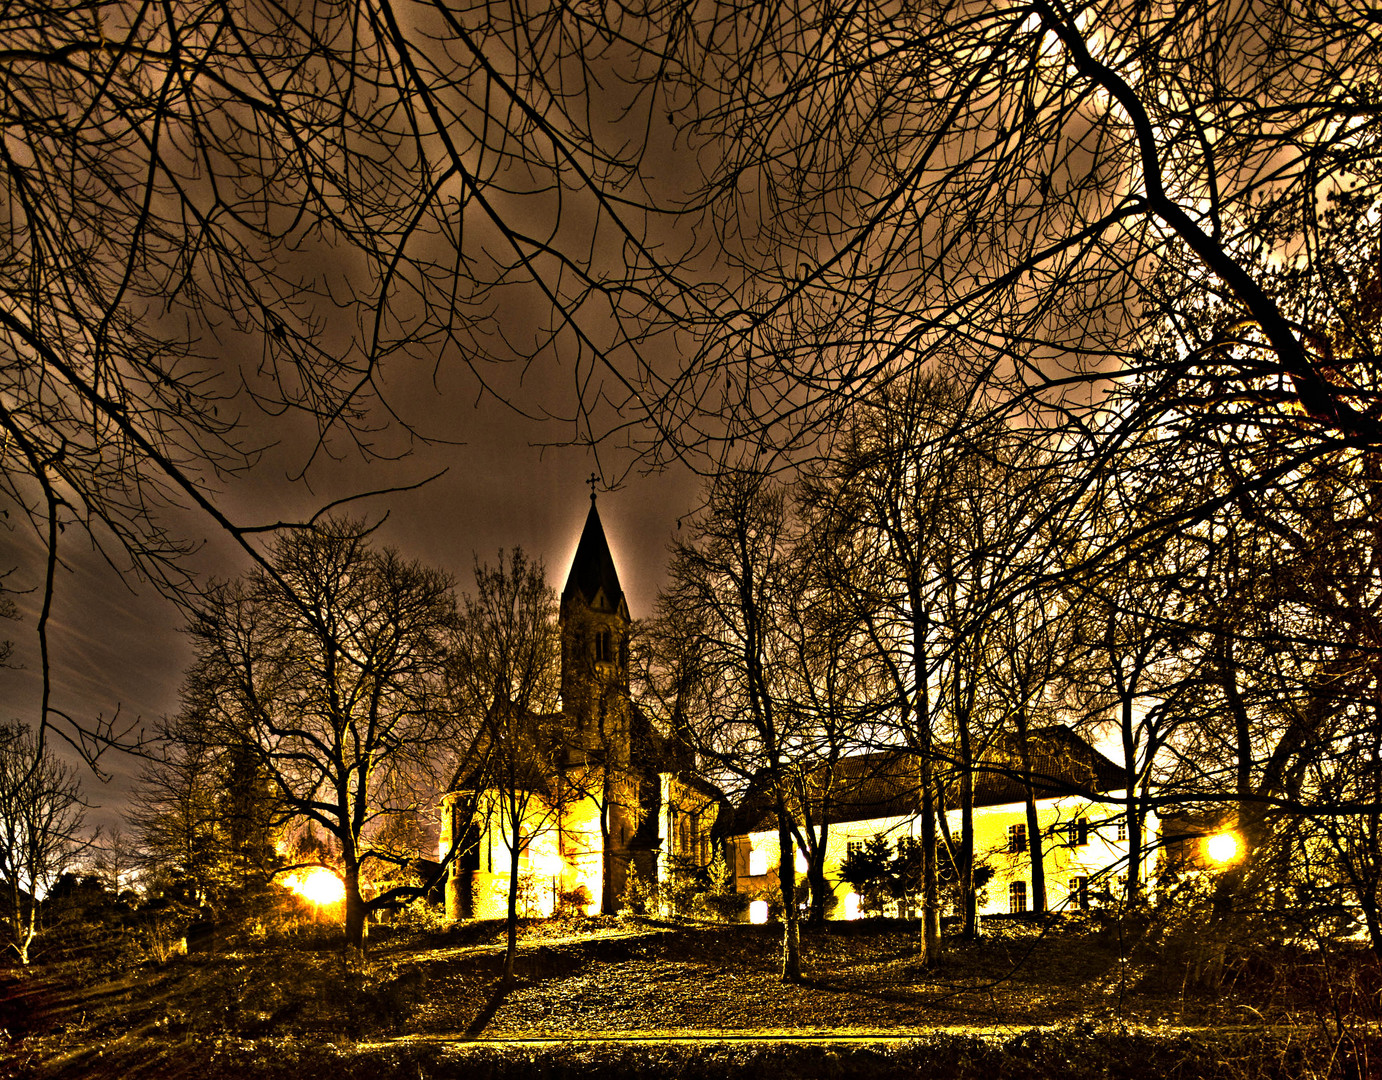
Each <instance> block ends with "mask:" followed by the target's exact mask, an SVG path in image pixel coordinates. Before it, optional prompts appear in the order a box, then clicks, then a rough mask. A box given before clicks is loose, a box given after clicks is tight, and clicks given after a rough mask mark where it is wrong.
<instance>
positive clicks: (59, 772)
mask: <svg viewBox="0 0 1382 1080" xmlns="http://www.w3.org/2000/svg"><path fill="white" fill-rule="evenodd" d="M85 817H86V803H85V802H84V801H83V800H82V793H81V785H80V783H79V782H78V780H77V776H76V772H75V770H74V769H73V768H72V767H71V766H69V765H64V764H63V763H62V762H61V761H59V760H58V759H57V757H56V755H55V754H54V753H53V751H52V748H51V747H45V746H44V745H43V743H42V741H41V740H40V739H39V738H38V737H37V736H36V735H35V734H34V732H32V731H31V730H30V729H29V728H28V727H26V726H24V725H22V724H9V725H4V726H0V879H3V881H4V888H5V921H6V922H7V923H8V930H9V937H10V941H9V947H10V948H12V949H13V950H14V951H15V954H16V955H17V956H18V957H19V962H20V963H21V964H25V965H27V964H28V963H29V949H30V946H31V945H32V944H33V941H34V938H35V937H36V936H37V934H38V907H39V901H40V900H41V899H42V895H43V894H44V893H45V892H47V890H48V889H49V888H50V887H51V886H52V884H53V882H54V881H56V880H57V878H58V876H59V875H60V874H61V873H63V871H64V870H66V869H67V868H68V865H69V863H70V862H71V860H72V858H73V856H74V855H76V854H78V853H79V852H81V851H82V850H84V849H85V848H86V847H87V846H88V842H87V840H86V839H85V838H83V836H82V825H83V823H84V821H85Z"/></svg>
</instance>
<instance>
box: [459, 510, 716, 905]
mask: <svg viewBox="0 0 1382 1080" xmlns="http://www.w3.org/2000/svg"><path fill="white" fill-rule="evenodd" d="M631 628H632V620H631V619H630V617H629V606H628V601H627V599H626V597H625V596H624V590H623V589H622V587H621V586H620V584H619V573H618V570H617V569H616V568H615V565H614V558H613V556H612V555H611V554H610V550H609V543H608V541H607V540H606V538H605V530H604V525H603V524H602V522H601V521H600V514H599V511H598V510H597V509H596V506H595V495H594V494H593V493H592V494H591V496H590V512H589V513H588V514H587V515H586V520H585V527H584V529H583V530H582V532H581V538H580V542H579V544H578V545H577V547H576V555H575V557H574V559H573V560H572V563H571V569H570V572H569V573H568V574H567V577H566V585H565V587H564V588H563V589H562V592H561V606H560V614H559V620H558V633H559V635H560V639H561V711H560V713H559V714H557V715H555V716H533V717H531V718H530V719H531V725H532V729H533V732H534V735H533V739H534V741H535V743H537V742H541V743H543V745H544V746H545V747H546V749H545V750H544V751H543V752H542V753H540V754H536V755H534V756H533V757H532V758H531V759H530V762H531V764H530V765H529V767H528V768H527V769H526V771H525V774H524V775H523V776H522V777H521V779H520V780H519V783H518V787H519V788H520V789H521V790H517V791H511V790H504V791H501V790H497V789H492V788H490V787H489V786H488V783H487V781H486V780H485V779H483V778H482V774H478V773H476V774H472V775H471V776H470V778H469V779H467V780H464V781H461V782H460V783H458V785H457V789H456V790H453V791H451V792H449V793H448V794H447V795H446V796H445V797H444V798H443V800H442V805H441V822H440V826H441V828H440V844H439V848H440V854H441V857H442V858H443V859H444V858H445V856H446V853H447V852H448V851H449V850H450V848H451V844H452V839H453V837H459V838H460V846H459V851H458V853H457V856H456V858H455V859H454V860H453V861H452V863H451V868H450V872H449V874H448V876H447V882H446V915H447V918H449V919H467V918H475V919H491V918H502V917H503V916H504V915H505V914H506V911H507V905H508V890H509V881H510V871H511V869H512V860H513V859H514V858H516V859H517V861H518V879H519V888H518V896H519V904H518V912H519V915H520V916H525V917H541V916H549V915H553V914H590V915H594V914H599V913H601V912H613V911H615V910H617V909H618V907H619V904H620V900H621V898H622V897H623V896H624V894H625V891H626V889H627V887H628V885H629V879H630V875H631V874H636V875H637V878H638V880H639V881H641V882H643V883H645V884H650V883H652V882H667V881H669V880H670V877H671V874H672V870H673V868H674V867H675V866H677V865H678V864H679V860H685V861H688V862H694V863H696V864H699V865H707V864H708V863H709V862H710V857H711V851H712V846H711V839H710V834H711V827H712V826H713V825H714V822H715V817H716V814H717V812H718V808H719V805H720V800H721V799H722V796H720V793H719V792H718V790H717V789H715V788H714V787H713V786H711V785H709V784H707V783H706V782H705V781H703V780H700V779H698V778H696V777H695V776H694V775H693V774H692V765H693V757H692V754H691V751H690V748H689V747H687V746H686V745H685V744H684V743H682V742H680V741H679V740H677V739H675V738H669V737H667V736H665V735H663V734H662V733H661V732H659V731H658V730H657V728H656V727H655V725H654V724H653V723H652V721H651V720H650V719H649V718H648V717H647V715H646V714H645V713H644V712H643V711H642V710H641V709H640V708H639V707H638V706H637V705H636V704H635V703H634V702H633V701H632V700H631V699H630V696H629V634H630V630H631ZM515 817H518V818H521V828H520V830H519V833H518V842H517V844H515V843H514V842H513V835H514V833H513V830H512V829H511V828H509V827H506V822H509V821H512V820H514V819H515ZM513 847H517V849H518V850H517V851H516V852H514V851H512V850H511V848H513Z"/></svg>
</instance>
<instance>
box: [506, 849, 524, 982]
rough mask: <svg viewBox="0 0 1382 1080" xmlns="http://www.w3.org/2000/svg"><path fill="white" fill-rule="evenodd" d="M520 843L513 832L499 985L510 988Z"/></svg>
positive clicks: (515, 954)
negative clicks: (502, 965) (502, 971)
mask: <svg viewBox="0 0 1382 1080" xmlns="http://www.w3.org/2000/svg"><path fill="white" fill-rule="evenodd" d="M521 842H522V831H521V830H520V829H515V830H514V843H513V847H512V848H510V850H509V907H508V914H507V915H506V916H505V919H504V933H505V944H504V974H503V976H502V978H501V985H502V986H504V987H510V986H512V985H513V983H514V961H515V960H516V959H517V957H518V855H519V849H518V845H519V844H520V843H521Z"/></svg>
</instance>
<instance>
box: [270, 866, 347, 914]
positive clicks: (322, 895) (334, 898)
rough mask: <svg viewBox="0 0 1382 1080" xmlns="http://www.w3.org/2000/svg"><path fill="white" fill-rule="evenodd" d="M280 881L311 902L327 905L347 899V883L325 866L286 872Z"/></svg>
mask: <svg viewBox="0 0 1382 1080" xmlns="http://www.w3.org/2000/svg"><path fill="white" fill-rule="evenodd" d="M278 883H279V884H280V885H282V886H283V887H284V888H286V889H291V890H292V891H293V892H295V893H297V894H298V895H299V896H300V897H302V898H303V899H304V900H306V901H307V902H308V903H310V904H316V905H318V906H319V907H326V906H327V905H328V904H339V903H340V902H341V901H342V900H344V899H345V885H344V884H343V883H342V882H341V879H340V878H338V877H337V876H336V875H335V874H333V873H332V872H331V871H330V870H328V869H326V867H324V866H312V867H308V868H307V869H304V870H294V871H293V872H292V873H291V874H284V875H283V877H281V878H279V879H278Z"/></svg>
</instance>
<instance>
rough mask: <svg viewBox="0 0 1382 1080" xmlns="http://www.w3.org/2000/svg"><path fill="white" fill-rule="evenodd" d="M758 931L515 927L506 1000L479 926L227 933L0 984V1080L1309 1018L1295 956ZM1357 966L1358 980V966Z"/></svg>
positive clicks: (1084, 939) (1038, 937)
mask: <svg viewBox="0 0 1382 1080" xmlns="http://www.w3.org/2000/svg"><path fill="white" fill-rule="evenodd" d="M779 933H780V932H779V931H778V930H776V929H775V928H773V927H751V926H696V925H692V926H670V925H662V924H656V923H650V922H638V921H631V922H620V921H618V920H588V921H583V922H580V923H576V924H572V925H570V926H566V927H562V926H556V925H550V924H546V925H544V924H535V925H533V926H531V927H528V928H526V929H525V932H524V936H523V939H522V942H521V953H520V962H519V965H518V974H519V978H518V982H517V985H516V986H514V987H513V988H512V989H511V990H509V991H508V992H507V993H504V994H500V993H498V992H497V986H498V976H499V973H500V963H501V959H502V946H501V945H500V941H501V940H502V936H501V934H502V932H501V928H500V927H498V926H496V925H470V926H466V927H462V928H459V929H457V930H455V931H451V932H447V933H434V934H418V933H413V932H402V931H392V932H391V931H388V930H381V931H379V932H377V933H376V934H375V935H374V938H373V939H372V944H371V949H370V952H369V955H368V956H367V958H366V959H364V960H363V961H360V960H359V959H353V960H351V961H349V962H347V961H346V959H345V958H344V957H343V954H342V953H341V951H340V949H339V947H338V946H337V945H335V944H334V943H333V942H332V941H330V939H329V937H328V936H327V935H325V934H318V935H317V936H316V938H313V937H312V936H310V935H309V936H307V937H305V938H299V939H290V940H287V941H279V942H275V943H266V942H258V943H256V942H253V941H250V940H245V941H238V942H237V941H233V940H232V941H229V942H226V943H224V945H223V947H222V949H221V951H218V952H216V953H212V954H208V955H200V956H193V957H186V958H180V959H177V960H174V961H172V962H170V963H167V964H164V965H153V964H144V965H137V966H134V967H125V968H123V969H121V968H119V967H118V966H117V967H114V968H108V969H107V970H104V971H102V970H97V969H96V968H95V967H93V965H92V964H90V963H86V964H80V963H72V964H67V965H58V966H53V967H49V968H46V969H44V968H40V969H39V970H38V971H36V972H34V973H33V974H31V975H29V976H27V977H26V976H17V975H16V973H14V972H10V973H9V975H8V978H7V981H5V982H4V983H3V984H0V992H3V1001H0V1026H3V1027H4V1029H5V1031H6V1033H7V1034H8V1036H9V1040H10V1042H9V1047H10V1056H9V1057H8V1058H6V1059H5V1060H7V1061H20V1060H23V1061H27V1062H29V1066H26V1067H32V1068H35V1069H37V1068H38V1065H37V1064H35V1063H45V1062H46V1063H47V1064H48V1065H49V1066H52V1069H53V1070H55V1071H44V1070H42V1069H40V1070H39V1071H33V1072H25V1071H18V1070H17V1069H15V1068H11V1069H10V1071H6V1069H5V1068H3V1067H0V1080H6V1078H8V1077H10V1076H16V1077H17V1076H26V1077H27V1076H31V1075H32V1076H36V1077H37V1076H49V1075H53V1076H63V1077H66V1076H81V1075H86V1074H87V1073H90V1071H91V1068H92V1064H91V1063H92V1058H91V1057H90V1054H91V1053H92V1048H93V1047H99V1048H105V1049H103V1050H102V1051H101V1053H102V1054H103V1055H104V1054H110V1053H114V1054H115V1056H114V1057H113V1058H112V1059H111V1060H112V1062H114V1061H118V1060H124V1059H123V1058H122V1057H121V1056H120V1055H121V1054H129V1053H133V1052H134V1048H138V1049H139V1052H140V1053H146V1054H154V1055H155V1056H156V1057H157V1059H158V1060H159V1061H160V1062H162V1064H160V1065H159V1066H158V1067H157V1068H155V1069H154V1070H153V1071H152V1072H150V1073H148V1075H162V1074H166V1073H167V1071H168V1068H169V1065H168V1060H167V1055H172V1056H173V1057H174V1058H175V1057H176V1053H175V1050H176V1047H177V1046H178V1045H179V1044H186V1045H189V1046H190V1045H194V1044H195V1045H201V1043H202V1042H204V1041H205V1040H207V1039H211V1040H213V1041H214V1042H215V1044H216V1045H221V1044H223V1043H224V1042H225V1040H226V1039H227V1038H229V1039H231V1040H232V1041H236V1040H238V1042H235V1045H237V1046H247V1047H259V1048H261V1049H263V1048H266V1047H271V1046H276V1047H279V1049H278V1050H275V1051H274V1052H273V1054H274V1055H276V1054H281V1053H282V1052H283V1051H282V1047H284V1046H290V1047H293V1048H296V1049H295V1050H294V1052H295V1053H296V1052H300V1051H301V1048H302V1047H305V1046H309V1045H317V1046H320V1045H329V1046H330V1047H332V1048H333V1052H335V1050H334V1048H335V1047H337V1046H340V1045H350V1046H354V1047H357V1048H365V1047H371V1048H375V1049H376V1050H378V1051H379V1052H388V1053H394V1052H401V1050H407V1052H409V1053H423V1052H427V1053H432V1052H441V1051H442V1050H444V1049H446V1048H448V1047H451V1048H456V1049H457V1051H458V1052H459V1047H460V1044H462V1043H466V1044H468V1045H471V1046H476V1045H477V1044H478V1045H479V1046H480V1047H489V1048H491V1049H493V1050H496V1052H497V1051H498V1050H499V1049H501V1048H503V1047H505V1046H508V1047H521V1048H526V1052H538V1051H541V1052H546V1050H544V1049H543V1048H547V1049H550V1048H551V1047H553V1046H556V1047H560V1046H564V1045H567V1044H569V1043H571V1042H572V1041H575V1042H579V1043H581V1044H584V1045H586V1046H597V1045H600V1044H609V1043H618V1044H629V1043H635V1044H641V1045H645V1046H647V1047H659V1046H660V1047H666V1046H672V1045H677V1044H687V1043H690V1044H698V1045H709V1044H724V1045H729V1046H734V1045H740V1046H744V1045H750V1044H751V1045H766V1044H773V1043H784V1042H796V1043H802V1042H819V1043H829V1044H832V1045H834V1046H836V1047H842V1046H845V1045H846V1044H850V1045H855V1046H856V1047H858V1046H897V1045H899V1044H903V1043H906V1042H907V1041H908V1040H911V1039H915V1038H933V1037H935V1036H936V1033H937V1032H946V1033H950V1034H951V1035H954V1036H956V1037H959V1036H960V1035H964V1036H966V1037H967V1036H971V1035H979V1036H983V1037H984V1038H986V1039H988V1040H990V1041H994V1040H997V1041H998V1042H1001V1041H1002V1040H1003V1039H1012V1038H1015V1037H1018V1036H1020V1035H1021V1033H1023V1032H1026V1031H1029V1030H1031V1029H1033V1028H1036V1027H1042V1028H1046V1029H1052V1028H1059V1029H1062V1030H1085V1029H1091V1030H1092V1029H1095V1028H1097V1029H1100V1030H1110V1029H1112V1028H1114V1027H1118V1028H1120V1029H1123V1030H1131V1031H1134V1032H1137V1031H1140V1032H1150V1033H1160V1034H1161V1035H1163V1036H1174V1035H1175V1034H1176V1033H1187V1034H1189V1033H1201V1034H1203V1033H1206V1032H1208V1031H1210V1030H1211V1029H1213V1030H1214V1031H1217V1032H1220V1033H1222V1032H1233V1031H1237V1030H1240V1029H1243V1028H1244V1026H1245V1025H1247V1026H1250V1027H1253V1028H1257V1029H1259V1030H1265V1029H1268V1028H1270V1029H1273V1030H1275V1029H1277V1028H1278V1027H1279V1026H1281V1025H1289V1026H1291V1027H1296V1028H1308V1027H1311V1026H1315V1027H1318V1024H1316V1020H1317V1019H1319V1018H1321V1017H1322V1016H1323V1015H1324V1012H1325V1011H1327V1009H1328V1007H1329V1003H1328V1002H1326V1001H1325V1000H1324V997H1325V995H1323V994H1322V993H1321V989H1320V988H1321V986H1322V985H1323V984H1321V983H1320V982H1319V981H1318V978H1317V977H1316V976H1318V974H1319V973H1313V974H1312V972H1311V970H1310V962H1309V960H1308V958H1300V957H1298V958H1297V961H1299V962H1298V964H1297V966H1296V967H1295V968H1293V969H1292V970H1291V971H1290V972H1289V974H1285V973H1284V971H1283V969H1282V967H1281V965H1280V964H1279V963H1278V964H1275V965H1271V966H1263V965H1256V966H1255V967H1253V968H1252V969H1251V970H1249V969H1247V968H1244V969H1242V970H1236V971H1235V972H1233V980H1232V981H1231V982H1230V984H1229V985H1227V986H1225V987H1222V988H1221V989H1220V990H1219V991H1218V992H1196V991H1195V989H1194V988H1193V986H1192V985H1190V984H1189V979H1188V976H1189V975H1190V974H1191V972H1190V971H1189V970H1188V969H1187V968H1186V967H1185V966H1184V964H1181V963H1180V961H1178V960H1177V958H1176V957H1174V956H1168V955H1167V954H1166V952H1165V951H1164V950H1160V951H1157V952H1155V953H1151V954H1148V955H1143V954H1142V953H1139V951H1138V950H1136V949H1128V948H1127V942H1126V941H1125V940H1124V941H1122V942H1121V944H1120V939H1119V937H1118V935H1116V934H1113V933H1110V932H1107V931H1105V932H1092V931H1090V930H1089V928H1084V929H1079V930H1077V929H1074V928H1071V927H1069V926H1066V927H1063V928H1059V929H1055V930H1048V931H1047V932H1046V933H1043V934H1038V933H1036V932H1035V931H1033V930H1031V929H1029V928H1007V929H1004V930H1002V931H1001V932H1000V933H997V934H995V935H992V936H990V937H988V938H987V939H985V940H984V941H981V942H966V943H961V942H956V943H953V944H952V946H951V949H950V952H949V954H948V957H947V961H946V963H945V965H944V966H943V967H941V968H940V969H939V970H935V971H932V970H928V969H926V968H924V967H923V966H921V965H920V964H919V963H918V961H917V955H916V954H917V947H916V940H915V937H914V936H913V934H912V933H911V932H910V931H908V930H906V929H903V928H896V927H894V928H867V927H858V926H855V927H834V928H831V929H829V930H815V931H808V932H807V933H806V936H805V939H804V958H805V963H804V968H805V974H806V981H805V982H804V983H803V984H801V985H794V986H785V985H783V983H782V982H781V980H780V977H779V974H778V953H779V948H780V936H779ZM1178 964H1179V965H1180V966H1177V965H1178ZM1360 964H1361V965H1362V967H1364V968H1367V969H1368V970H1371V967H1370V964H1371V962H1370V961H1366V958H1360ZM1259 968H1260V969H1261V970H1259ZM1264 972H1266V975H1265V976H1264V974H1263V973H1264ZM1355 974H1356V973H1355ZM1329 977H1330V978H1331V979H1333V980H1334V982H1335V983H1337V982H1338V981H1339V979H1341V978H1342V977H1343V976H1342V975H1341V973H1338V972H1335V973H1332V974H1331V975H1330V976H1329ZM1349 977H1353V976H1349ZM1312 980H1313V981H1312ZM1331 985H1333V984H1331ZM0 1045H3V1044H0ZM533 1048H538V1051H534V1049H533ZM245 1052H246V1053H248V1052H250V1051H248V1050H247V1051H245ZM447 1052H450V1051H449V1050H448V1051H447ZM650 1052H651V1051H650ZM726 1052H728V1051H726ZM832 1052H834V1051H832ZM842 1052H843V1051H842ZM26 1055H27V1056H26ZM270 1057H271V1058H272V1057H273V1055H270ZM102 1060H104V1058H102ZM457 1060H459V1059H457ZM62 1063H66V1064H62ZM83 1070H85V1072H84V1071H83ZM420 1071H421V1074H422V1075H428V1074H427V1070H426V1069H425V1068H421V1067H420ZM304 1075H305V1074H304ZM410 1075H413V1074H410ZM438 1075H440V1074H438Z"/></svg>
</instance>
